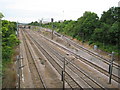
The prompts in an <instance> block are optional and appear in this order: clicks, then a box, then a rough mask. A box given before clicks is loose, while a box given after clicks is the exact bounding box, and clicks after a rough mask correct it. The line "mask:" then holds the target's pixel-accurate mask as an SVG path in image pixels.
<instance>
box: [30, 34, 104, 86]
mask: <svg viewBox="0 0 120 90" xmlns="http://www.w3.org/2000/svg"><path fill="white" fill-rule="evenodd" d="M30 37H31V36H30ZM31 38H32V39H33V37H31ZM34 41H35V40H34ZM35 42H36V41H35ZM41 42H42V41H41ZM36 43H37V42H36ZM42 43H44V42H42ZM45 45H47V44H45V43H44V46H45ZM46 48H48V47H46ZM53 51H54V50H53V49H52V50H51V51H50V52H53ZM44 52H45V50H44ZM55 54H56V52H55V53H54V54H53V55H55ZM44 55H45V53H44ZM53 55H52V56H53ZM46 56H49V55H46ZM56 57H61V56H60V55H59V54H57V55H56ZM58 60H60V58H59V59H58ZM53 65H54V64H53ZM71 65H72V67H74V69H73V71H74V70H75V68H76V70H77V72H78V70H79V72H80V69H78V67H75V65H73V64H71ZM69 68H70V67H69ZM58 72H59V70H58ZM81 72H82V71H81ZM82 73H83V72H82ZM83 74H84V75H86V76H87V77H88V78H89V76H88V75H87V74H85V72H84V73H83ZM89 79H90V80H92V82H94V83H96V85H98V86H99V87H102V88H104V87H103V86H102V85H100V84H99V83H97V82H96V81H95V80H93V79H92V78H89Z"/></svg>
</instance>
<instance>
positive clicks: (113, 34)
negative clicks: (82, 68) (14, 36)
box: [30, 7, 120, 54]
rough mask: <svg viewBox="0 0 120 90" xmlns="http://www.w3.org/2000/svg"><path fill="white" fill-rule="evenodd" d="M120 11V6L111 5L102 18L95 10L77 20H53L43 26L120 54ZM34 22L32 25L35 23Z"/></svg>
mask: <svg viewBox="0 0 120 90" xmlns="http://www.w3.org/2000/svg"><path fill="white" fill-rule="evenodd" d="M119 13H120V7H111V8H110V9H109V10H108V11H104V12H103V14H102V16H101V17H100V18H99V17H98V16H97V14H96V13H94V12H85V13H84V14H83V16H82V17H80V18H78V19H77V21H73V20H68V21H66V20H65V21H64V22H51V23H47V24H42V27H46V28H51V29H54V30H56V31H57V32H60V33H62V34H66V35H69V36H71V37H73V38H76V39H78V40H81V41H82V42H88V44H89V45H91V44H92V45H94V44H96V45H98V47H99V48H100V49H102V50H104V51H107V52H112V51H114V52H116V54H119V53H120V42H119V38H120V35H119V32H120V29H118V25H120V17H119V16H118V15H119ZM33 23H34V22H32V23H31V24H30V25H34V24H33ZM36 23H37V22H35V25H39V23H38V24H36ZM53 27H54V28H53Z"/></svg>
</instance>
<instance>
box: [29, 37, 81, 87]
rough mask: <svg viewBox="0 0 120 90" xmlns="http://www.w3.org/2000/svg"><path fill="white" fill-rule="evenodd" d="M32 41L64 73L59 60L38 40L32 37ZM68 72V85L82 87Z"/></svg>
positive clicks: (59, 71) (66, 79)
mask: <svg viewBox="0 0 120 90" xmlns="http://www.w3.org/2000/svg"><path fill="white" fill-rule="evenodd" d="M31 39H32V40H31V41H34V42H33V43H35V44H36V46H38V48H39V49H40V50H41V52H42V53H43V54H44V56H45V57H46V58H47V59H48V60H49V62H50V63H51V64H52V66H53V67H54V68H55V69H56V70H57V71H58V73H59V74H60V75H62V66H60V65H59V63H58V62H56V61H55V60H54V58H53V57H52V56H51V55H50V54H49V53H48V52H47V51H46V50H44V48H43V47H42V46H41V45H39V44H38V42H37V41H36V40H35V39H34V38H32V37H31ZM65 73H66V77H65V81H66V82H67V83H68V85H69V86H70V87H71V88H72V89H73V88H81V86H80V85H79V84H78V83H77V82H76V81H75V80H74V78H73V77H72V76H71V75H69V73H68V72H65Z"/></svg>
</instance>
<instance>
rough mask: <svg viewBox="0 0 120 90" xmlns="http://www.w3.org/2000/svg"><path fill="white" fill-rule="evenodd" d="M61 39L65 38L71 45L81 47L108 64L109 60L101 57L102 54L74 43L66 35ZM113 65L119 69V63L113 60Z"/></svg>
mask: <svg viewBox="0 0 120 90" xmlns="http://www.w3.org/2000/svg"><path fill="white" fill-rule="evenodd" d="M63 39H64V40H66V41H67V42H68V43H69V44H72V45H73V46H75V47H76V48H78V49H81V50H84V51H85V52H87V53H88V54H90V55H92V56H94V57H96V58H98V59H100V60H102V61H103V62H104V63H106V64H110V60H108V59H106V58H103V57H102V56H100V55H98V54H96V53H94V52H93V51H90V50H88V49H86V48H84V47H82V46H80V45H78V44H76V43H75V42H74V41H71V40H70V39H68V38H67V37H65V36H64V37H63ZM113 66H114V67H115V68H116V69H118V70H120V65H119V64H117V63H115V62H113Z"/></svg>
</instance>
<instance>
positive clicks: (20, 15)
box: [0, 0, 119, 23]
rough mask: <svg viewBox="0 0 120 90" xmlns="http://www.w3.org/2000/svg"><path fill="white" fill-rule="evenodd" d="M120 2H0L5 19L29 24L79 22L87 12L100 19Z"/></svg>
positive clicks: (4, 0)
mask: <svg viewBox="0 0 120 90" xmlns="http://www.w3.org/2000/svg"><path fill="white" fill-rule="evenodd" d="M118 2H119V0H0V12H2V13H3V14H4V16H5V17H4V18H3V19H7V20H11V21H18V22H23V23H29V22H32V21H38V20H39V19H41V18H43V20H44V21H45V20H50V18H54V20H55V21H58V20H63V19H66V20H70V19H72V20H77V18H79V17H81V16H82V15H83V13H84V12H85V11H91V12H95V13H97V14H98V16H99V17H100V16H101V14H102V12H103V11H107V10H108V9H109V8H110V7H113V6H116V7H117V6H118Z"/></svg>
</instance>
